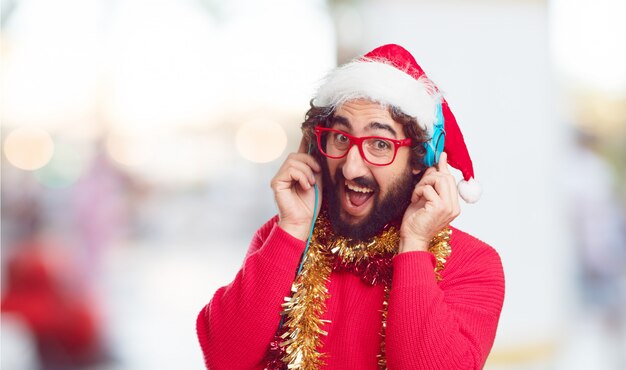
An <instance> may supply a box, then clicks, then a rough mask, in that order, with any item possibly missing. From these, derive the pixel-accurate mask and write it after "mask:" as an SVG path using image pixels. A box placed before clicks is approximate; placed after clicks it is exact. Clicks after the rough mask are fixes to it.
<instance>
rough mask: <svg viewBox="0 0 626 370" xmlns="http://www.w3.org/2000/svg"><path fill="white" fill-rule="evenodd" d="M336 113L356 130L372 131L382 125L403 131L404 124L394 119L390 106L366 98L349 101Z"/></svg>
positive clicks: (336, 115)
mask: <svg viewBox="0 0 626 370" xmlns="http://www.w3.org/2000/svg"><path fill="white" fill-rule="evenodd" d="M334 115H335V117H341V121H344V120H345V121H347V122H346V123H349V125H350V127H351V128H352V129H354V130H355V131H361V130H367V131H370V130H373V129H375V128H380V127H382V126H387V127H389V128H391V129H392V130H393V131H396V132H401V131H402V125H401V124H400V123H398V122H396V121H394V119H393V117H392V116H391V113H390V110H389V108H388V107H386V106H383V105H381V104H379V103H377V102H373V101H370V100H366V99H356V100H350V101H347V102H345V103H343V104H342V105H340V106H339V107H338V108H337V109H336V110H335V114H334Z"/></svg>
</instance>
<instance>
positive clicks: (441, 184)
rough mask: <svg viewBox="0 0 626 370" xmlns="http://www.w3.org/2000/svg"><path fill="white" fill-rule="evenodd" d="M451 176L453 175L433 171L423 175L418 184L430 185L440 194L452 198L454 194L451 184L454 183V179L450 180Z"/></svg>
mask: <svg viewBox="0 0 626 370" xmlns="http://www.w3.org/2000/svg"><path fill="white" fill-rule="evenodd" d="M451 177H452V175H444V174H442V173H440V172H436V171H433V172H431V173H428V174H426V175H425V176H424V177H422V179H421V180H420V182H419V183H418V185H430V186H432V187H433V188H434V189H435V190H436V191H437V193H439V195H440V196H442V197H445V198H450V197H451V196H452V194H453V189H451V188H450V185H451V184H454V181H452V182H450V178H451ZM455 186H456V185H455Z"/></svg>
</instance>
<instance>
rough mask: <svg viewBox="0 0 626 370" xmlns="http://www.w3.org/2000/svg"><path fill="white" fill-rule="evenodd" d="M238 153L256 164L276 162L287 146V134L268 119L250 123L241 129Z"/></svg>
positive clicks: (238, 139)
mask: <svg viewBox="0 0 626 370" xmlns="http://www.w3.org/2000/svg"><path fill="white" fill-rule="evenodd" d="M235 143H236V146H237V151H238V152H239V154H241V156H242V157H244V158H245V159H247V160H249V161H251V162H255V163H266V162H271V161H273V160H275V159H276V158H278V157H280V155H281V154H282V153H283V151H284V150H285V147H286V146H287V133H286V132H285V130H284V129H283V127H282V126H281V125H279V124H278V123H276V122H273V121H270V120H267V119H255V120H252V121H248V122H246V123H244V124H243V125H241V127H239V130H237V135H236V138H235Z"/></svg>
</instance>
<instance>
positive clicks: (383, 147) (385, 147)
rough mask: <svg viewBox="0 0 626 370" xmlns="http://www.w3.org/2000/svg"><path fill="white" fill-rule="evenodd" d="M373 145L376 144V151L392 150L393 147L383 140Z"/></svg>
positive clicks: (377, 140) (376, 141) (378, 140)
mask: <svg viewBox="0 0 626 370" xmlns="http://www.w3.org/2000/svg"><path fill="white" fill-rule="evenodd" d="M373 144H374V149H376V150H381V151H384V150H390V149H391V148H392V147H393V146H392V144H391V142H389V141H387V140H381V139H376V140H374V142H373Z"/></svg>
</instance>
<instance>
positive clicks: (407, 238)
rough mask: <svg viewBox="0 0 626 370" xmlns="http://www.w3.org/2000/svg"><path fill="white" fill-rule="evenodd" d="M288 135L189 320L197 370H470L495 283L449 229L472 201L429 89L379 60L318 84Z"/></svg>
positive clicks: (419, 76)
mask: <svg viewBox="0 0 626 370" xmlns="http://www.w3.org/2000/svg"><path fill="white" fill-rule="evenodd" d="M302 128H303V140H302V142H301V145H300V148H299V151H298V152H297V153H292V154H290V155H289V156H288V158H287V159H286V160H285V162H284V163H283V165H282V166H281V167H280V169H279V170H278V173H277V174H276V176H275V177H274V179H273V180H272V183H271V186H272V189H273V191H274V196H275V200H276V204H277V207H278V215H277V216H275V217H274V218H273V219H271V220H270V221H269V222H267V223H266V224H265V225H263V226H262V227H261V228H260V229H259V230H258V231H257V233H256V234H255V236H254V238H253V240H252V243H251V245H250V249H249V251H248V253H247V255H246V258H245V261H244V264H243V267H242V268H241V270H240V271H239V273H238V274H237V276H236V277H235V279H234V280H233V282H232V283H230V284H229V285H228V286H225V287H222V288H220V289H219V290H218V291H217V292H216V293H215V295H214V297H213V299H212V300H211V302H210V303H209V304H208V305H207V306H206V307H205V308H204V309H203V310H202V311H201V312H200V315H199V316H198V320H197V334H198V338H199V341H200V345H201V347H202V351H203V353H204V358H205V363H206V366H207V368H209V369H287V368H288V369H377V368H378V369H386V368H389V369H446V370H450V369H481V368H482V367H483V365H484V363H485V360H486V358H487V355H488V354H489V351H490V350H491V347H492V345H493V341H494V338H495V333H496V328H497V324H498V319H499V317H500V312H501V309H502V302H503V299H504V275H503V271H502V264H501V262H500V258H499V256H498V254H497V252H496V251H495V250H494V249H493V248H491V247H490V246H488V245H487V244H485V243H484V242H482V241H480V240H478V239H476V238H474V237H472V236H470V235H469V234H466V233H464V232H462V231H460V230H458V229H455V228H453V227H451V226H449V224H450V222H451V221H452V220H454V219H455V218H456V217H457V216H458V215H459V212H460V211H459V200H458V198H459V194H460V195H461V197H462V198H463V199H465V200H466V201H468V202H474V201H476V200H477V198H478V197H479V195H480V191H479V189H478V184H477V182H476V181H475V180H474V179H473V176H474V174H473V168H472V163H471V160H470V158H469V154H468V152H467V149H466V147H465V143H464V141H463V136H462V135H461V132H460V130H459V128H458V126H457V124H456V120H455V118H454V116H453V115H452V112H451V111H450V109H449V107H448V104H447V102H446V101H445V99H443V98H442V96H441V94H440V92H439V90H438V89H437V87H436V86H435V85H434V84H433V83H432V81H430V80H429V79H428V78H427V77H426V75H425V74H424V72H423V70H422V69H421V68H420V67H419V65H418V64H417V63H416V62H415V60H414V58H413V57H412V56H411V54H410V53H409V52H408V51H406V50H405V49H404V48H402V47H400V46H398V45H384V46H381V47H379V48H377V49H374V50H373V51H371V52H370V53H368V54H366V55H365V56H363V57H361V58H359V59H357V60H354V61H352V62H350V63H348V64H346V65H344V66H342V67H339V68H337V69H336V70H334V71H333V72H331V74H330V75H329V76H328V77H327V79H326V80H325V82H324V83H323V84H322V86H321V87H320V88H319V90H318V91H317V94H316V95H315V97H314V98H313V100H312V102H311V109H310V110H309V112H308V113H307V115H306V120H305V122H304V123H303V125H302ZM444 138H445V145H444ZM448 162H449V163H450V164H451V165H452V166H453V167H455V168H457V169H459V170H461V172H462V173H463V176H464V180H463V181H461V182H460V184H459V188H458V189H457V186H456V182H455V180H454V177H453V176H452V175H451V174H450V171H449V168H448Z"/></svg>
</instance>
